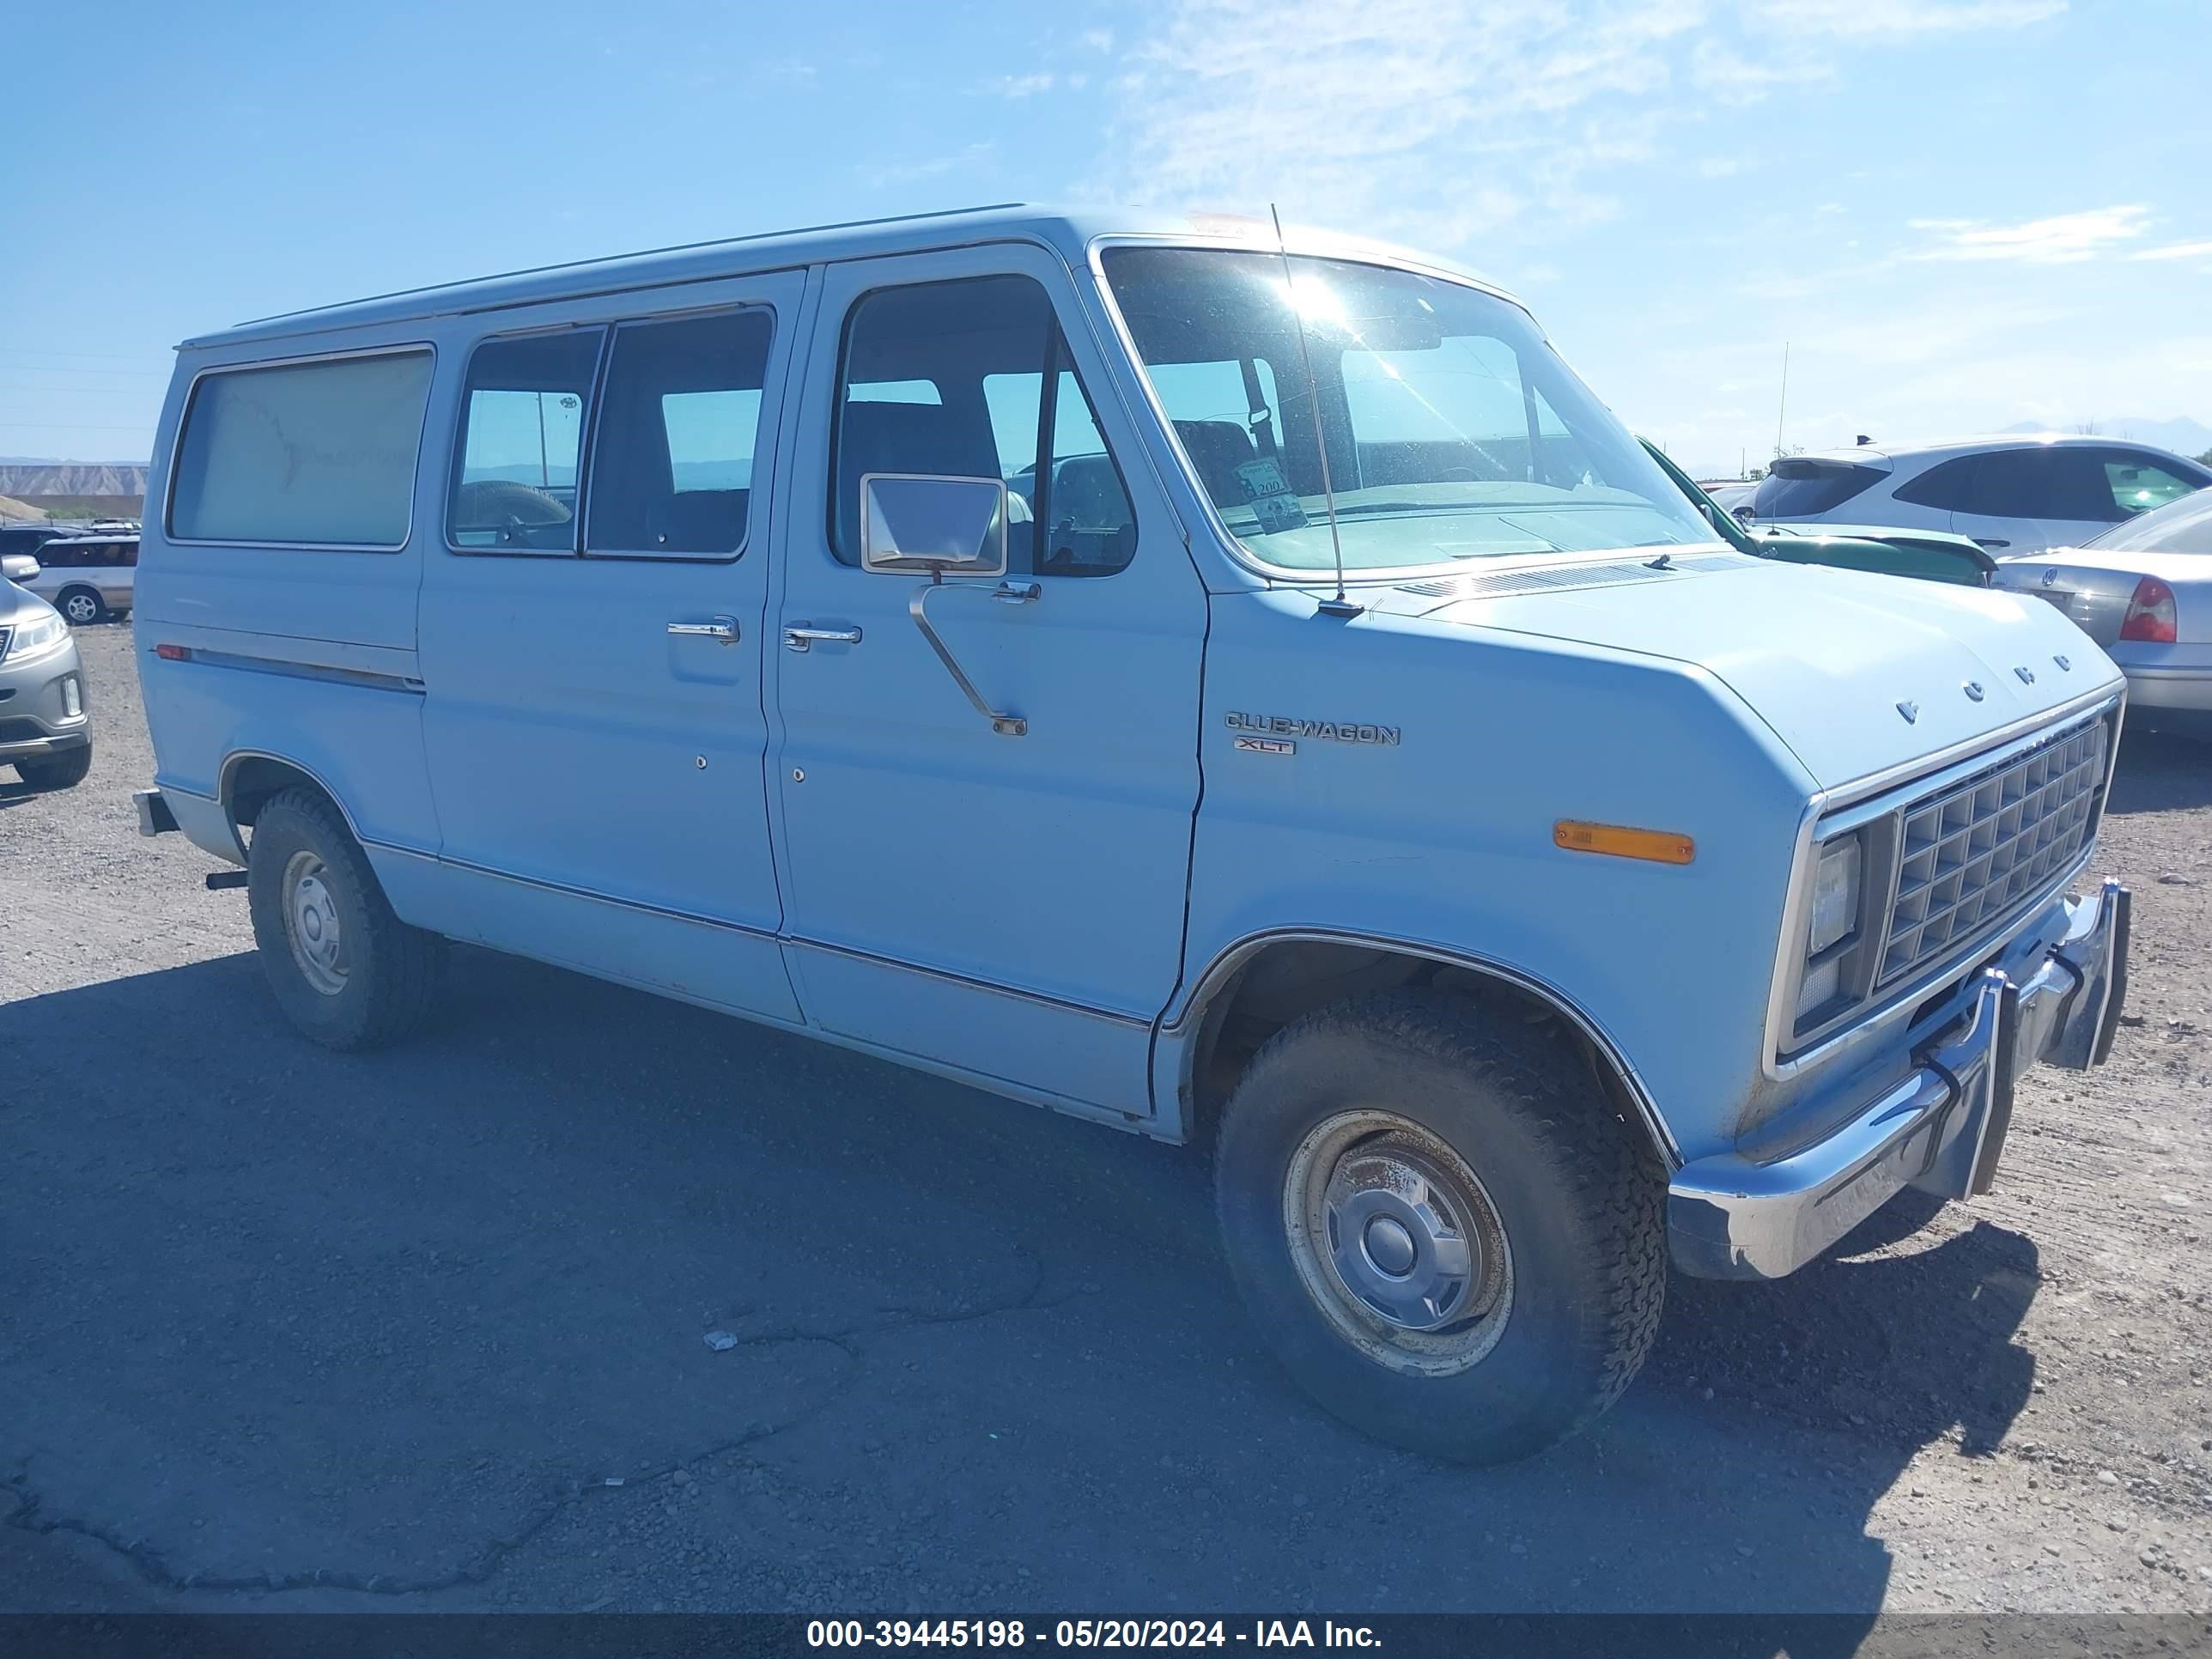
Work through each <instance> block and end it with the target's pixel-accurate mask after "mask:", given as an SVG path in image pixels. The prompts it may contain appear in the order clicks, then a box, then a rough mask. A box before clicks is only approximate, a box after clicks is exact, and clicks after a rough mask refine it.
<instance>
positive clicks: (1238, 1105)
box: [1215, 990, 1667, 1463]
mask: <svg viewBox="0 0 2212 1659" xmlns="http://www.w3.org/2000/svg"><path fill="white" fill-rule="evenodd" d="M1378 1117H1380V1118H1383V1119H1384V1121H1385V1123H1386V1124H1388V1123H1396V1124H1401V1125H1403V1126H1404V1127H1402V1128H1401V1129H1390V1128H1387V1127H1385V1128H1382V1129H1379V1130H1374V1129H1370V1125H1371V1124H1372V1121H1373V1120H1375V1119H1376V1118H1378ZM1334 1126H1342V1127H1334ZM1340 1135H1354V1136H1357V1137H1358V1138H1356V1139H1351V1140H1349V1141H1346V1142H1345V1143H1343V1145H1342V1147H1341V1150H1339V1151H1337V1152H1334V1155H1333V1159H1334V1161H1333V1166H1332V1167H1334V1170H1337V1171H1339V1172H1340V1174H1339V1175H1335V1176H1329V1177H1328V1183H1327V1185H1326V1188H1322V1189H1317V1188H1316V1187H1315V1185H1314V1182H1316V1181H1318V1180H1320V1179H1321V1178H1322V1175H1323V1173H1324V1172H1325V1171H1324V1169H1323V1166H1322V1164H1321V1163H1320V1162H1319V1158H1320V1157H1321V1155H1320V1154H1317V1153H1316V1152H1311V1151H1310V1150H1309V1149H1311V1148H1315V1147H1317V1146H1318V1147H1322V1148H1327V1147H1328V1146H1333V1145H1335V1144H1336V1143H1335V1142H1334V1141H1332V1140H1331V1139H1329V1137H1332V1136H1340ZM1317 1137H1318V1138H1319V1139H1317ZM1408 1153H1410V1154H1412V1155H1413V1157H1414V1158H1416V1160H1419V1158H1422V1157H1424V1156H1426V1157H1427V1162H1426V1164H1425V1165H1422V1166H1421V1167H1425V1168H1426V1169H1429V1170H1433V1171H1438V1172H1440V1174H1441V1179H1442V1183H1443V1184H1441V1185H1439V1184H1437V1182H1425V1183H1423V1184H1421V1185H1419V1186H1399V1187H1395V1188H1392V1183H1391V1182H1389V1181H1384V1182H1380V1183H1377V1182H1376V1180H1375V1176H1376V1172H1377V1171H1378V1170H1383V1171H1388V1172H1390V1173H1391V1174H1392V1175H1393V1176H1394V1178H1395V1177H1396V1176H1401V1175H1402V1172H1403V1170H1405V1169H1406V1168H1407V1164H1404V1163H1403V1162H1402V1161H1401V1160H1402V1159H1403V1158H1406V1157H1407V1154H1408ZM1430 1154H1433V1156H1429V1155H1430ZM1454 1158H1456V1159H1457V1160H1458V1162H1457V1163H1454V1162H1453V1161H1452V1160H1453V1159H1454ZM1455 1171H1456V1174H1455V1173H1454V1172H1455ZM1468 1175H1472V1176H1473V1177H1474V1186H1473V1188H1468V1189H1467V1190H1466V1191H1465V1193H1464V1194H1463V1195H1460V1196H1455V1194H1458V1193H1459V1190H1460V1189H1459V1188H1456V1187H1455V1186H1454V1185H1453V1184H1452V1183H1453V1182H1455V1181H1458V1182H1461V1185H1462V1186H1464V1181H1463V1177H1464V1176H1468ZM1361 1177H1364V1180H1362V1179H1361ZM1340 1179H1342V1180H1343V1181H1344V1182H1346V1184H1345V1185H1342V1186H1340V1185H1339V1181H1340ZM1378 1184H1379V1186H1380V1187H1382V1188H1390V1189H1394V1190H1396V1191H1398V1192H1400V1193H1401V1194H1402V1193H1408V1192H1410V1193H1415V1194H1418V1195H1419V1196H1422V1197H1425V1199H1426V1200H1430V1201H1429V1203H1428V1206H1427V1208H1426V1209H1425V1210H1420V1209H1417V1210H1416V1211H1414V1212H1412V1213H1416V1214H1420V1213H1426V1214H1431V1215H1433V1214H1436V1213H1438V1212H1441V1213H1443V1214H1445V1215H1447V1216H1450V1215H1452V1214H1453V1213H1454V1212H1455V1210H1457V1211H1458V1212H1461V1216H1462V1218H1461V1221H1460V1225H1459V1228H1458V1230H1457V1231H1458V1232H1459V1233H1461V1234H1464V1235H1466V1236H1467V1237H1478V1238H1484V1239H1487V1240H1489V1241H1490V1243H1489V1247H1488V1248H1487V1249H1477V1250H1475V1251H1474V1252H1473V1253H1472V1260H1473V1261H1474V1263H1475V1266H1474V1267H1472V1268H1470V1270H1469V1271H1468V1273H1467V1274H1465V1275H1464V1276H1463V1278H1462V1279H1460V1280H1458V1281H1456V1282H1457V1283H1459V1284H1460V1285H1463V1286H1467V1287H1469V1288H1468V1289H1467V1290H1466V1291H1464V1294H1466V1295H1467V1297H1468V1300H1467V1301H1466V1302H1464V1303H1463V1304H1458V1305H1460V1306H1461V1307H1462V1308H1464V1309H1468V1310H1480V1307H1481V1306H1482V1304H1481V1302H1480V1300H1479V1299H1478V1297H1476V1294H1475V1290H1476V1289H1477V1288H1480V1287H1483V1286H1489V1287H1492V1288H1490V1289H1488V1290H1487V1291H1486V1294H1491V1295H1495V1296H1496V1297H1497V1298H1498V1300H1497V1302H1496V1303H1495V1304H1494V1305H1493V1306H1492V1311H1491V1312H1489V1313H1487V1314H1484V1315H1480V1316H1478V1317H1473V1318H1471V1319H1469V1320H1468V1321H1467V1322H1463V1323H1462V1324H1461V1325H1458V1326H1454V1327H1448V1328H1443V1329H1441V1330H1438V1331H1436V1332H1419V1331H1416V1332H1412V1333H1408V1332H1407V1331H1406V1330H1404V1329H1402V1328H1398V1327H1397V1326H1395V1325H1394V1324H1392V1323H1390V1322H1386V1321H1383V1319H1381V1318H1380V1317H1379V1316H1377V1315H1376V1313H1375V1312H1374V1310H1371V1309H1369V1308H1367V1307H1365V1306H1364V1304H1361V1303H1360V1302H1359V1300H1358V1297H1356V1296H1355V1295H1354V1293H1353V1291H1352V1288H1351V1286H1352V1282H1353V1279H1356V1278H1358V1273H1359V1272H1360V1268H1359V1267H1358V1257H1356V1256H1353V1255H1350V1254H1349V1247H1347V1246H1343V1245H1336V1244H1333V1243H1331V1242H1330V1241H1331V1240H1333V1239H1335V1238H1336V1237H1339V1235H1340V1227H1339V1223H1340V1221H1341V1220H1342V1219H1343V1218H1344V1217H1346V1216H1347V1215H1355V1214H1356V1213H1358V1206H1359V1205H1360V1204H1361V1203H1363V1202H1365V1201H1367V1200H1372V1199H1374V1198H1376V1195H1377V1193H1376V1188H1377V1186H1378ZM1215 1188H1216V1198H1217V1201H1218V1209H1219V1214H1220V1220H1221V1234H1222V1243H1223V1247H1224V1249H1225V1250H1226V1251H1227V1253H1228V1261H1229V1268H1230V1272H1231V1275H1232V1277H1233V1278H1234V1279H1236V1281H1237V1288H1238V1289H1239V1290H1240V1291H1242V1292H1243V1296H1244V1298H1245V1301H1246V1303H1247V1304H1248V1305H1249V1308H1250V1309H1251V1311H1252V1314H1253V1316H1254V1321H1255V1324H1256V1326H1257V1328H1258V1329H1259V1332H1260V1334H1261V1337H1262V1338H1263V1339H1264V1340H1266V1341H1267V1344H1268V1346H1270V1347H1272V1348H1273V1350H1274V1352H1275V1354H1276V1357H1277V1358H1279V1360H1280V1361H1281V1362H1282V1364H1283V1365H1284V1367H1285V1370H1288V1371H1289V1372H1290V1373H1291V1376H1292V1377H1293V1378H1294V1379H1296V1381H1297V1383H1299V1384H1300V1385H1301V1386H1302V1387H1303V1388H1304V1389H1305V1390H1306V1391H1307V1392H1308V1393H1309V1394H1310V1395H1312V1396H1313V1397H1314V1398H1315V1399H1316V1400H1317V1401H1319V1402H1320V1403H1321V1404H1322V1406H1323V1407H1326V1408H1327V1409H1328V1410H1329V1411H1330V1412H1332V1413H1334V1414H1335V1415H1336V1416H1338V1417H1340V1418H1341V1419H1343V1420H1344V1421H1346V1423H1349V1424H1351V1425H1352V1426H1353V1427H1355V1428H1358V1429H1359V1430H1361V1431H1364V1432H1365V1433H1367V1434H1369V1435H1371V1436H1373V1437H1375V1438H1376V1439H1378V1440H1382V1441H1385V1442H1388V1443H1390V1444H1392V1445H1395V1446H1401V1447H1405V1448H1407V1449H1410V1450H1414V1451H1419V1452H1425V1453H1427V1454H1429V1455H1431V1456H1436V1457H1440V1458H1445V1459H1449V1460H1450V1461H1453V1462H1465V1463H1498V1462H1509V1461H1510V1460H1512V1459H1515V1458H1519V1457H1525V1456H1528V1455H1530V1454H1532V1453H1534V1452H1537V1451H1540V1450H1541V1449H1543V1448H1545V1447H1547V1446H1549V1445H1551V1444H1553V1443H1554V1442H1556V1441H1559V1440H1561V1439H1563V1438H1565V1437H1567V1436H1568V1435H1570V1434H1572V1433H1574V1432H1575V1431H1577V1429H1579V1428H1581V1427H1582V1426H1583V1425H1585V1424H1587V1423H1588V1422H1589V1421H1590V1420H1591V1419H1594V1418H1595V1417H1596V1416H1597V1415H1598V1414H1599V1413H1601V1412H1602V1411H1604V1410H1605V1409H1606V1408H1607V1407H1608V1406H1610V1405H1612V1403H1613V1401H1615V1400H1617V1399H1619V1398H1620V1395H1621V1393H1622V1391H1623V1390H1624V1389H1626V1388H1627V1386H1628V1384H1629V1383H1630V1382H1631V1380H1632V1379H1633V1378H1634V1376H1635V1375H1636V1373H1637V1370H1638V1368H1639V1367H1640V1366H1641V1365H1642V1364H1643V1363H1644V1356H1645V1355H1646V1354H1647V1353H1648V1352H1650V1347H1651V1342H1652V1339H1653V1338H1654V1336H1655V1335H1656V1334H1657V1331H1658V1328H1659V1315H1660V1310H1661V1306H1662V1303H1663V1301H1664V1299H1665V1294H1666V1273H1667V1254H1666V1223H1665V1210H1664V1199H1665V1193H1666V1175H1665V1171H1664V1170H1662V1168H1661V1166H1660V1164H1659V1163H1658V1160H1657V1158H1656V1156H1655V1155H1654V1154H1653V1152H1651V1150H1650V1146H1649V1144H1648V1143H1647V1142H1646V1141H1645V1140H1644V1138H1643V1136H1642V1135H1641V1133H1638V1131H1637V1130H1636V1129H1635V1128H1633V1127H1632V1126H1630V1125H1628V1124H1627V1123H1626V1122H1624V1121H1622V1119H1621V1117H1620V1114H1619V1113H1618V1112H1617V1111H1616V1110H1615V1109H1614V1108H1613V1106H1612V1104H1611V1103H1609V1102H1608V1101H1607V1098H1606V1097H1605V1093H1604V1091H1603V1090H1602V1089H1601V1086H1600V1085H1599V1084H1598V1083H1597V1081H1596V1079H1594V1078H1593V1077H1592V1076H1591V1075H1590V1073H1589V1069H1588V1067H1587V1066H1584V1065H1583V1064H1582V1063H1581V1062H1580V1058H1579V1056H1577V1054H1574V1053H1573V1052H1572V1051H1571V1049H1570V1048H1568V1046H1567V1045H1566V1043H1565V1042H1563V1041H1562V1040H1561V1039H1560V1038H1559V1036H1558V1034H1557V1032H1556V1030H1553V1029H1552V1028H1548V1027H1546V1026H1541V1025H1539V1026H1530V1025H1526V1024H1510V1023H1508V1022H1506V1021H1504V1020H1500V1019H1498V1018H1494V1017H1492V1016H1489V1015H1486V1013H1485V1012H1484V1011H1483V1010H1482V1009H1480V1007H1479V1006H1477V1005H1475V1004H1474V1003H1471V1002H1468V1001H1467V1000H1463V999H1457V998H1453V997H1449V996H1444V995H1441V994H1431V993H1427V992H1419V991H1407V990H1394V991H1386V992H1379V993H1376V994H1370V995H1366V996H1362V997H1358V998H1354V999H1352V1000H1349V1001H1346V1002H1343V1003H1340V1004H1337V1005H1335V1006H1332V1007H1328V1008H1324V1009H1321V1010H1319V1011H1317V1012H1314V1013H1311V1014H1309V1015H1307V1016H1305V1017H1304V1018H1302V1019H1299V1020H1297V1022H1295V1023H1294V1024H1291V1025H1290V1026H1288V1027H1286V1028H1285V1029H1284V1030H1281V1031H1280V1032H1278V1033H1277V1034H1276V1035H1275V1036H1274V1037H1273V1038H1272V1039H1271V1040H1270V1041H1269V1042H1267V1045H1266V1046H1265V1047H1264V1048H1261V1051H1260V1052H1259V1054H1257V1055H1256V1056H1255V1058H1254V1059H1253V1060H1252V1063H1251V1065H1250V1066H1249V1067H1248V1068H1247V1069H1246V1071H1245V1073H1244V1076H1243V1079H1242V1081H1241V1082H1240V1083H1239V1084H1238V1085H1237V1090H1236V1092H1235V1093H1234V1094H1233V1095H1232V1096H1231V1098H1230V1101H1229V1103H1228V1104H1227V1106H1226V1107H1225V1109H1224V1112H1223V1116H1222V1123H1221V1133H1220V1139H1219V1140H1218V1144H1217V1149H1216V1162H1215ZM1316 1190H1321V1191H1322V1195H1323V1201H1322V1202H1321V1203H1320V1205H1319V1207H1315V1205H1316V1200H1315V1198H1314V1194H1315V1193H1316ZM1439 1196H1441V1197H1442V1198H1443V1200H1444V1201H1443V1204H1442V1205H1441V1206H1438V1205H1437V1204H1436V1203H1435V1202H1434V1200H1436V1199H1437V1198H1438V1197H1439ZM1367 1213H1368V1214H1369V1219H1368V1220H1367V1221H1366V1222H1364V1223H1360V1224H1357V1225H1362V1226H1363V1227H1364V1228H1367V1229H1370V1230H1371V1229H1372V1228H1373V1227H1374V1226H1375V1225H1377V1222H1376V1219H1375V1212H1373V1211H1372V1210H1371V1209H1370V1211H1369V1212H1367ZM1390 1213H1392V1214H1395V1213H1396V1212H1390ZM1294 1215H1302V1216H1305V1217H1307V1218H1309V1225H1304V1226H1294V1224H1293V1221H1292V1217H1293V1216H1294ZM1316 1216H1318V1217H1322V1218H1325V1219H1323V1220H1322V1223H1321V1225H1311V1218H1314V1217H1316ZM1468 1217H1472V1218H1473V1221H1474V1223H1475V1224H1479V1225H1469V1222H1468V1219H1467V1218H1468ZM1347 1225H1351V1224H1347ZM1382 1225H1388V1226H1389V1227H1392V1228H1395V1233H1394V1234H1391V1235H1389V1236H1386V1237H1384V1243H1385V1245H1386V1246H1388V1247H1389V1253H1390V1254H1391V1257H1392V1261H1394V1262H1395V1263H1399V1264H1402V1262H1403V1260H1404V1258H1403V1257H1401V1256H1399V1255H1396V1254H1395V1252H1396V1249H1397V1243H1393V1242H1392V1241H1393V1240H1394V1239H1395V1240H1396V1241H1397V1242H1398V1243H1402V1242H1403V1238H1404V1237H1405V1236H1406V1235H1407V1227H1406V1226H1402V1225H1398V1224H1397V1223H1396V1222H1395V1220H1391V1221H1386V1222H1384V1223H1383V1224H1382ZM1443 1231H1444V1234H1445V1235H1446V1244H1445V1246H1444V1248H1447V1249H1449V1248H1450V1247H1449V1235H1450V1234H1451V1232H1452V1230H1451V1229H1449V1228H1446V1229H1444V1230H1443ZM1299 1237H1304V1239H1306V1240H1307V1241H1309V1242H1308V1243H1307V1244H1306V1245H1305V1246H1304V1248H1303V1249H1302V1248H1301V1246H1300V1244H1299V1243H1297V1239H1298V1238H1299ZM1373 1237H1376V1235H1375V1234H1373V1233H1372V1232H1371V1231H1364V1232H1363V1234H1362V1238H1363V1239H1372V1238H1373ZM1501 1237H1502V1246H1501V1245H1500V1244H1499V1242H1498V1241H1499V1240H1500V1239H1501ZM1368 1248H1369V1246H1368V1245H1367V1244H1366V1243H1361V1244H1360V1245H1359V1246H1358V1249H1361V1250H1366V1249H1368ZM1423 1248H1425V1247H1423ZM1379 1259H1380V1257H1379V1256H1376V1255H1370V1256H1369V1257H1367V1260H1368V1261H1370V1262H1372V1261H1376V1260H1379ZM1437 1259H1438V1260H1441V1259H1443V1258H1441V1257H1438V1258H1437ZM1334 1261H1352V1263H1353V1266H1352V1270H1351V1274H1350V1276H1347V1275H1346V1273H1342V1272H1340V1271H1339V1270H1338V1269H1337V1267H1335V1266H1334ZM1362 1282H1364V1283H1368V1284H1370V1285H1378V1284H1379V1285H1381V1288H1382V1290H1383V1291H1384V1292H1388V1291H1390V1289H1391V1286H1390V1285H1389V1284H1387V1283H1383V1281H1379V1280H1376V1279H1366V1280H1364V1281H1362ZM1409 1282H1413V1283H1417V1284H1418V1283H1422V1282H1425V1281H1424V1280H1422V1279H1414V1280H1411V1281H1409ZM1440 1282H1445V1283H1450V1282H1453V1281H1449V1280H1444V1281H1440ZM1422 1305H1423V1306H1424V1307H1428V1308H1431V1309H1433V1308H1434V1307H1435V1306H1436V1305H1437V1304H1422ZM1454 1305H1455V1304H1452V1303H1451V1302H1450V1301H1449V1299H1445V1300H1443V1303H1442V1306H1443V1309H1444V1310H1446V1311H1448V1312H1449V1310H1451V1309H1452V1307H1453V1306H1454ZM1501 1313H1502V1314H1503V1318H1502V1321H1501V1320H1500V1319H1499V1316H1500V1314H1501ZM1417 1317H1418V1316H1417ZM1493 1321H1496V1322H1497V1323H1496V1324H1495V1326H1494V1327H1493V1325H1492V1322H1493ZM1486 1344H1487V1346H1485V1345H1486ZM1469 1356H1472V1358H1470V1357H1469ZM1455 1366H1456V1367H1459V1368H1458V1369H1452V1368H1453V1367H1455Z"/></svg>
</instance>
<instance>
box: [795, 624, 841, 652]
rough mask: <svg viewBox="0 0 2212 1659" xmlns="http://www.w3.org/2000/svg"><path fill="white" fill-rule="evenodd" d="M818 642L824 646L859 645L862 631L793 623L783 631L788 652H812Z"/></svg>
mask: <svg viewBox="0 0 2212 1659" xmlns="http://www.w3.org/2000/svg"><path fill="white" fill-rule="evenodd" d="M817 640H819V641H822V642H823V644H824V645H858V644H859V643H860V629H857V628H817V627H816V626H815V625H814V624H813V623H788V624H787V625H786V626H785V628H784V630H783V648H784V649H785V650H787V651H811V650H812V649H813V648H814V641H817Z"/></svg>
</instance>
